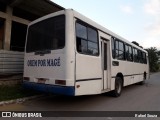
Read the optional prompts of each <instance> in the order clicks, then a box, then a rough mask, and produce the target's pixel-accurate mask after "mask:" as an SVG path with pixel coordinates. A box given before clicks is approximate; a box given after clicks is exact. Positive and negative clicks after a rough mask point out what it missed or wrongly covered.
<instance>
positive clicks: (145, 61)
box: [142, 52, 147, 64]
mask: <svg viewBox="0 0 160 120" xmlns="http://www.w3.org/2000/svg"><path fill="white" fill-rule="evenodd" d="M142 54H143V63H144V64H147V59H146V53H144V52H143V53H142Z"/></svg>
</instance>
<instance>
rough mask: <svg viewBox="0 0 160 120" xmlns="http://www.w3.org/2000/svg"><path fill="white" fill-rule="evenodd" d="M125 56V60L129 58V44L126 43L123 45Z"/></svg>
mask: <svg viewBox="0 0 160 120" xmlns="http://www.w3.org/2000/svg"><path fill="white" fill-rule="evenodd" d="M125 57H126V60H127V61H128V60H129V46H128V45H125Z"/></svg>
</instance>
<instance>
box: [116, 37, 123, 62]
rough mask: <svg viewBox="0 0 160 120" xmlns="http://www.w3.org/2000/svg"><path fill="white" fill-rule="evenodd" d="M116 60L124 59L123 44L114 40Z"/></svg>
mask: <svg viewBox="0 0 160 120" xmlns="http://www.w3.org/2000/svg"><path fill="white" fill-rule="evenodd" d="M116 58H117V59H119V60H124V58H125V51H124V43H123V42H121V41H119V40H116Z"/></svg>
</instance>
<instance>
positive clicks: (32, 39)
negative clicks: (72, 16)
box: [26, 15, 65, 53]
mask: <svg viewBox="0 0 160 120" xmlns="http://www.w3.org/2000/svg"><path fill="white" fill-rule="evenodd" d="M64 46H65V16H64V15H61V16H57V17H52V18H48V19H46V20H43V21H40V22H38V23H35V24H33V25H31V26H30V27H29V29H28V37H27V46H26V52H27V53H29V52H38V51H46V50H56V49H62V48H64Z"/></svg>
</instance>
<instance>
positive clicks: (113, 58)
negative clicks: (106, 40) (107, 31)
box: [111, 37, 115, 59]
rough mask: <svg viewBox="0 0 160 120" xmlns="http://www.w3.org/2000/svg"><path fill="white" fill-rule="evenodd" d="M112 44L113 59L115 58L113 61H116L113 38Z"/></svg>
mask: <svg viewBox="0 0 160 120" xmlns="http://www.w3.org/2000/svg"><path fill="white" fill-rule="evenodd" d="M111 44H112V57H113V59H115V40H114V38H113V37H112V40H111Z"/></svg>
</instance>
